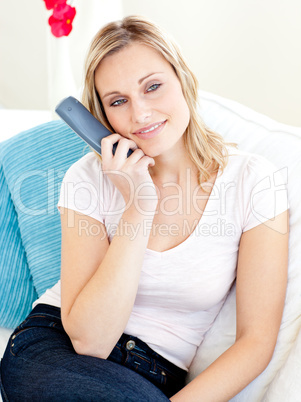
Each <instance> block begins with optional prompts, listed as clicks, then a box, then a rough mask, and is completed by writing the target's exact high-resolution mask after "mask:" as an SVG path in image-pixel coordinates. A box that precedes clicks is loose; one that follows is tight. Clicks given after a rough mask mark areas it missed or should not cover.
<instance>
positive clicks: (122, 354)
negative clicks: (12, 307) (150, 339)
mask: <svg viewBox="0 0 301 402" xmlns="http://www.w3.org/2000/svg"><path fill="white" fill-rule="evenodd" d="M186 374H187V373H186V371H185V370H182V369H181V368H179V367H177V366H175V365H174V364H172V363H170V362H169V361H168V360H166V359H164V358H163V357H162V356H160V355H159V354H157V353H156V352H154V351H153V350H152V349H151V348H149V347H148V346H147V344H145V343H144V342H142V341H141V340H140V339H138V338H136V337H133V336H130V335H125V334H123V335H122V336H121V338H120V339H119V341H118V342H117V344H116V346H115V347H114V349H113V351H112V353H111V354H110V356H109V357H108V359H107V360H105V359H100V358H97V357H91V356H84V355H78V354H77V353H76V352H75V351H74V349H73V346H72V343H71V341H70V338H69V337H68V335H67V334H66V332H65V331H64V329H63V326H62V323H61V317H60V309H59V308H57V307H53V306H49V305H47V304H38V305H37V306H36V307H35V308H34V309H33V310H32V312H31V313H30V314H29V316H28V317H27V318H26V319H25V321H23V323H22V324H20V325H19V326H18V327H17V328H16V330H15V331H14V333H13V334H12V336H11V337H10V339H9V342H8V345H7V348H6V351H5V353H4V356H3V359H2V361H1V381H0V385H1V394H2V398H3V400H4V401H11V402H14V401H31V402H35V401H37V402H40V401H43V402H47V401H51V402H57V401H62V402H66V401H70V402H71V401H72V402H74V401H107V402H119V401H120V402H121V401H137V402H138V401H139V402H142V401H143V402H144V401H150V402H153V401H156V402H161V401H162V402H164V401H168V400H169V399H168V398H169V397H171V396H172V395H174V394H175V393H176V392H178V391H179V390H180V389H181V388H182V387H183V386H184V385H185V377H186Z"/></svg>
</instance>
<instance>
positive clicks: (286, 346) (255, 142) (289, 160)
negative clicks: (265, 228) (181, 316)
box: [0, 91, 301, 402]
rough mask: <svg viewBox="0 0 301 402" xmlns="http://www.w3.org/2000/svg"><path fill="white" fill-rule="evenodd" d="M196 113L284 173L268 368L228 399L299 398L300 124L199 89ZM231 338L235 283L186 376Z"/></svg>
mask: <svg viewBox="0 0 301 402" xmlns="http://www.w3.org/2000/svg"><path fill="white" fill-rule="evenodd" d="M200 113H201V115H202V116H203V119H204V120H205V122H206V123H207V125H208V126H210V127H211V128H212V129H214V130H215V131H217V132H219V133H221V134H222V135H223V136H224V137H225V138H226V139H227V140H228V141H233V142H236V143H237V144H238V145H239V148H240V149H242V150H244V151H248V152H253V153H257V154H260V155H262V156H264V157H266V158H267V159H269V160H270V161H271V162H273V163H274V164H275V165H276V166H277V167H279V169H284V171H286V172H287V188H288V194H289V203H290V225H291V226H290V246H289V247H290V249H289V280H288V288H287V297H286V304H285V310H284V314H283V320H282V325H281V330H280V333H279V338H278V342H277V346H276V350H275V353H274V356H273V359H272V361H271V363H270V365H269V366H268V368H267V369H266V370H265V371H264V372H263V373H262V374H261V375H260V376H259V377H258V378H257V379H256V380H255V381H253V382H252V383H251V384H250V385H249V386H248V387H247V388H245V389H244V390H243V391H242V392H241V393H240V394H239V395H237V396H236V397H235V398H233V400H232V401H235V402H236V401H239V402H259V401H266V402H284V401H285V402H297V401H299V400H300V401H301V332H300V328H301V290H300V289H301V241H300V240H301V207H300V206H299V204H300V201H301V186H300V179H301V129H300V128H297V127H291V126H287V125H284V124H281V123H278V122H276V121H274V120H272V119H270V118H268V117H266V116H264V115H262V114H259V113H257V112H255V111H253V110H251V109H249V108H247V107H245V106H243V105H241V104H239V103H237V102H233V101H231V100H228V99H225V98H222V97H220V96H217V95H214V94H212V93H208V92H204V91H200ZM48 117H49V116H47V119H46V120H45V121H47V120H48ZM0 196H1V195H0ZM0 254H1V250H0ZM10 333H11V329H7V328H0V354H1V355H2V353H3V351H4V347H5V344H6V342H7V339H8V337H9V334H10ZM234 338H235V287H234V288H233V289H232V291H231V293H230V295H229V297H228V299H227V300H226V303H225V305H224V306H223V308H222V310H221V312H220V314H219V316H218V317H217V319H216V321H215V322H214V324H213V326H212V328H211V329H210V330H209V331H208V333H207V334H206V337H205V340H204V342H203V343H202V345H201V346H200V347H199V349H198V352H197V355H196V357H195V359H194V361H193V363H192V365H191V368H190V371H189V376H188V379H189V380H191V379H192V378H194V377H195V376H196V375H197V374H198V373H199V372H200V371H202V370H204V369H205V368H206V367H207V366H208V365H209V364H210V363H211V362H212V361H213V360H215V359H216V358H217V357H218V356H219V355H220V354H221V353H222V352H223V351H224V350H226V349H227V348H228V347H229V346H230V345H231V344H232V343H233V342H234Z"/></svg>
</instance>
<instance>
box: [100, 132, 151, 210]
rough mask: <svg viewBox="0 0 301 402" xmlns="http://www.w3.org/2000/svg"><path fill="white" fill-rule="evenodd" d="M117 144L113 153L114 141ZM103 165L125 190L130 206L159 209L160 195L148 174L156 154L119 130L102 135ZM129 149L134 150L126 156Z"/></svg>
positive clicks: (104, 169)
mask: <svg viewBox="0 0 301 402" xmlns="http://www.w3.org/2000/svg"><path fill="white" fill-rule="evenodd" d="M116 142H118V146H117V149H116V152H115V155H113V152H112V150H113V145H114V144H115V143H116ZM101 149H102V169H103V172H104V173H105V174H106V175H107V176H108V177H109V179H110V180H111V181H112V183H113V184H114V185H115V186H116V188H117V189H118V190H119V191H120V193H121V194H122V196H123V198H124V200H125V202H126V205H127V208H130V207H132V206H134V207H135V208H136V209H140V212H152V211H155V210H156V206H157V203H158V196H157V192H156V188H155V185H154V183H153V180H152V178H151V176H150V174H149V171H148V168H149V166H154V165H155V161H154V159H153V158H151V157H149V156H147V155H145V153H144V152H143V151H142V149H139V148H138V147H137V144H136V143H135V142H134V141H133V140H129V139H127V138H125V137H123V136H121V135H120V134H112V135H109V136H107V137H105V138H103V139H102V141H101ZM129 149H132V150H134V152H133V153H132V154H131V155H130V156H129V157H128V158H127V153H128V151H129Z"/></svg>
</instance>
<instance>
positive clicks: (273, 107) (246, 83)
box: [0, 0, 301, 126]
mask: <svg viewBox="0 0 301 402" xmlns="http://www.w3.org/2000/svg"><path fill="white" fill-rule="evenodd" d="M74 5H75V6H76V7H77V11H78V13H77V16H76V17H75V20H74V29H73V31H72V32H71V34H70V36H69V37H68V38H64V39H66V40H67V42H68V47H70V59H71V62H72V73H73V77H74V79H75V84H76V87H77V88H79V87H80V85H81V83H82V71H83V61H84V55H85V52H86V49H87V46H88V43H89V42H90V40H91V38H92V36H93V34H94V32H95V31H96V29H98V27H100V26H101V25H102V24H104V23H105V22H106V21H108V20H112V19H118V18H120V16H122V15H130V14H142V15H145V16H147V17H149V18H150V19H152V20H154V21H155V22H157V23H159V24H160V25H161V26H162V27H163V28H165V29H166V30H168V31H169V32H170V33H171V34H172V35H173V36H174V38H175V39H176V40H177V42H178V43H179V44H180V46H181V48H182V50H183V53H184V55H185V56H186V58H187V60H188V62H189V64H190V65H191V67H192V69H193V70H194V72H195V73H196V75H197V77H198V79H199V82H200V87H201V88H202V89H204V90H206V91H211V92H214V93H216V94H219V95H221V96H225V97H228V98H230V99H233V100H237V101H239V102H242V103H244V104H245V105H247V106H249V107H251V108H253V109H255V110H257V111H259V112H261V113H264V114H267V115H268V116H270V117H272V118H274V119H276V120H278V121H280V122H282V123H286V124H290V125H296V126H301V77H300V76H301V74H300V72H301V24H300V21H301V19H300V17H301V2H300V1H299V0H228V1H225V0H211V1H208V0H206V1H205V0H185V1H181V2H180V1H175V0H164V1H162V0H160V1H159V0H152V1H151V2H149V1H141V0H123V1H122V0H114V1H111V0H75V2H74ZM122 8H123V10H122ZM48 16H49V12H47V10H46V8H45V6H44V2H43V1H42V0H35V1H24V0H14V1H13V2H11V1H10V2H9V1H5V0H0V105H1V104H2V105H3V106H4V107H6V108H18V109H47V108H52V107H53V102H52V103H51V101H50V98H49V95H50V92H51V91H53V84H52V83H51V81H50V80H49V77H50V76H51V74H50V72H51V71H52V72H53V71H54V67H53V66H55V65H56V62H55V61H53V58H54V55H53V53H52V56H51V55H49V53H48V52H47V49H48V48H49V41H53V39H54V38H53V37H51V35H50V34H49V27H48V25H47V18H48ZM58 40H60V39H58ZM51 60H52V61H51ZM48 66H51V67H50V71H48ZM58 96H60V95H58Z"/></svg>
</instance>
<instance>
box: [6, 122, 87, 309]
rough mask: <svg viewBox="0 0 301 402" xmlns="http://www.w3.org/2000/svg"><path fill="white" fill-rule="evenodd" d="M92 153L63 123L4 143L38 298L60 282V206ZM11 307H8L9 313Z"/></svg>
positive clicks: (9, 179) (17, 268)
mask: <svg viewBox="0 0 301 402" xmlns="http://www.w3.org/2000/svg"><path fill="white" fill-rule="evenodd" d="M87 151H90V149H89V147H87V146H86V144H85V143H84V142H83V141H82V140H81V139H80V138H79V137H78V136H77V135H76V134H75V133H74V132H73V131H72V130H71V129H70V128H69V127H68V126H67V125H66V124H65V123H64V122H62V121H52V122H49V123H46V124H42V125H40V126H37V127H34V128H32V129H30V130H27V131H24V132H23V133H20V134H18V135H17V136H15V137H13V138H10V139H9V140H7V141H4V142H3V143H2V144H1V147H0V159H1V160H2V164H3V171H4V175H5V178H6V182H7V185H8V189H9V192H10V194H11V198H12V202H13V204H14V207H15V209H16V212H17V217H18V224H19V228H20V236H21V241H22V242H21V243H20V244H23V247H24V250H25V253H26V256H27V264H28V268H29V272H30V274H31V277H32V280H33V286H34V289H35V291H36V293H37V296H40V295H42V294H43V293H44V292H45V290H46V289H48V288H49V287H51V286H53V285H54V284H55V283H56V282H57V281H58V279H59V277H60V256H61V254H60V251H61V231H60V216H59V212H58V210H57V207H56V205H57V201H58V197H59V192H60V186H61V182H62V179H63V177H64V174H65V172H66V170H67V169H68V168H69V167H70V166H71V165H72V164H73V163H74V162H76V161H77V160H78V159H79V158H81V157H82V156H83V155H84V154H85V153H87ZM4 198H5V199H6V200H7V198H8V197H7V196H4ZM9 214H11V211H9ZM9 226H10V227H11V230H12V231H13V232H15V230H14V229H15V228H17V227H16V226H17V225H16V223H15V226H14V229H12V228H13V226H12V224H11V223H10V224H9ZM7 247H9V245H8V244H7ZM20 250H21V249H20ZM24 250H23V253H24ZM10 269H11V270H14V271H18V274H16V275H17V276H18V275H20V273H19V271H20V270H21V269H22V268H21V266H20V264H19V263H16V264H14V266H11V267H10ZM22 284H23V287H26V288H27V287H28V286H29V285H28V282H27V281H26V280H25V281H19V282H18V285H16V286H17V287H18V288H19V287H20V289H19V291H22V292H24V289H23V287H22ZM4 287H5V284H4V283H1V288H3V289H4ZM3 289H2V291H4V290H3ZM7 292H8V293H10V289H7ZM5 300H6V299H5ZM31 301H32V297H31V300H30V303H31ZM24 303H25V300H24ZM26 303H27V301H26ZM8 308H9V306H3V309H4V310H5V311H6V309H8ZM19 308H20V307H19ZM20 311H21V310H20Z"/></svg>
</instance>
